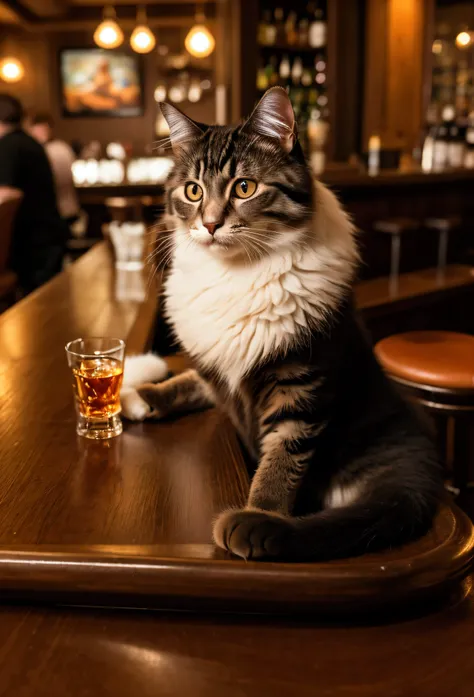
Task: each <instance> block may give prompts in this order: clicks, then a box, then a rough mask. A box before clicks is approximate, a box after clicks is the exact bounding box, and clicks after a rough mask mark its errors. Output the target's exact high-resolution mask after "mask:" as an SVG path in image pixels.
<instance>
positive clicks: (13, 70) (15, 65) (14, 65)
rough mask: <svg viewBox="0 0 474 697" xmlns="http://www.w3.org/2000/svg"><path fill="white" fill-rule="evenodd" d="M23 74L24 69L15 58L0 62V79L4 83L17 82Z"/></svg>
mask: <svg viewBox="0 0 474 697" xmlns="http://www.w3.org/2000/svg"><path fill="white" fill-rule="evenodd" d="M24 74H25V69H24V68H23V65H22V64H21V63H20V61H19V60H17V59H16V58H4V59H3V60H2V61H0V77H1V78H2V80H4V81H5V82H19V81H20V80H21V79H22V77H23V75H24Z"/></svg>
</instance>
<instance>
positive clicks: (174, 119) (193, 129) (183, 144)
mask: <svg viewBox="0 0 474 697" xmlns="http://www.w3.org/2000/svg"><path fill="white" fill-rule="evenodd" d="M160 109H161V113H162V114H163V116H164V117H165V120H166V123H167V124H168V126H169V129H170V139H171V147H172V148H173V152H174V153H175V154H177V153H178V152H179V151H181V150H186V149H187V148H188V147H189V146H190V144H191V143H192V142H193V140H195V139H196V138H198V137H199V136H201V135H202V133H203V132H202V129H201V128H200V127H199V126H198V124H197V123H195V122H194V121H193V120H192V119H190V118H188V117H187V116H186V115H185V114H183V112H182V111H180V110H179V109H177V108H176V107H175V106H171V104H167V103H166V102H161V103H160Z"/></svg>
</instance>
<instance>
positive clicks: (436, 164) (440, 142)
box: [433, 105, 455, 172]
mask: <svg viewBox="0 0 474 697" xmlns="http://www.w3.org/2000/svg"><path fill="white" fill-rule="evenodd" d="M454 116H455V111H454V107H453V106H451V105H448V106H445V107H444V109H443V111H442V113H441V123H440V125H439V126H438V128H437V129H436V131H435V133H434V143H433V170H434V171H435V172H440V171H442V170H443V169H445V168H446V167H447V166H448V164H449V161H448V145H449V131H450V128H451V126H452V124H453V122H454Z"/></svg>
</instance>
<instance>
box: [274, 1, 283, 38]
mask: <svg viewBox="0 0 474 697" xmlns="http://www.w3.org/2000/svg"><path fill="white" fill-rule="evenodd" d="M274 17H275V30H276V40H275V41H276V43H277V44H279V45H280V46H281V45H282V44H284V43H285V22H284V18H285V15H284V13H283V9H282V8H281V7H277V8H276V9H275V13H274Z"/></svg>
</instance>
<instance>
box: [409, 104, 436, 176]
mask: <svg viewBox="0 0 474 697" xmlns="http://www.w3.org/2000/svg"><path fill="white" fill-rule="evenodd" d="M437 130H438V107H437V104H436V102H432V103H431V104H430V106H429V107H428V111H427V113H426V125H425V127H424V129H423V132H422V134H421V137H420V150H421V152H420V155H419V161H420V165H421V169H422V170H423V172H431V171H432V169H433V153H434V143H435V140H436V133H437ZM414 159H415V161H416V158H414Z"/></svg>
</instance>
